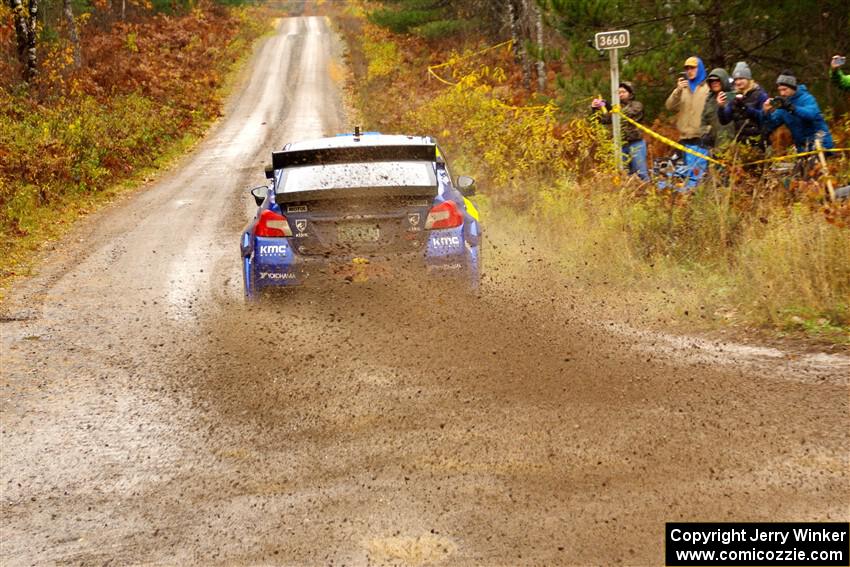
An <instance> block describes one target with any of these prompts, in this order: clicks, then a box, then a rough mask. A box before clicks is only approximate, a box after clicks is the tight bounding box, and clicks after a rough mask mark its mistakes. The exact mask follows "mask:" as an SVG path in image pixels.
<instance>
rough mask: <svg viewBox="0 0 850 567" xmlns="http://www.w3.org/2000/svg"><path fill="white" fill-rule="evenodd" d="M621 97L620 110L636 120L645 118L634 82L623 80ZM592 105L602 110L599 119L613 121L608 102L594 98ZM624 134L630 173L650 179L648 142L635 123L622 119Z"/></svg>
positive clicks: (607, 121) (619, 90)
mask: <svg viewBox="0 0 850 567" xmlns="http://www.w3.org/2000/svg"><path fill="white" fill-rule="evenodd" d="M617 92H618V95H619V97H620V110H621V111H622V113H623V114H624V115H625V116H628V117H629V118H631V119H632V120H634V121H635V122H640V121H641V120H643V104H642V103H640V102H638V101H637V100H635V89H634V86H633V85H632V83H630V82H628V81H623V82H622V83H620V88H619V89H618V91H617ZM591 106H592V107H593V108H594V109H595V111H596V112H602V115H601V116H600V117H599V121H600V122H602V123H603V124H610V123H611V114H610V112H605V110H608V108H607V106H608V103H607V102H606V101H604V100H602V99H599V98H596V99H593V102H592V103H591ZM622 134H623V162H624V163H627V164H628V166H629V174H630V175H634V174H637V176H638V177H640V178H641V180H643V181H649V172H648V170H647V167H646V142H645V141H644V140H643V136H642V135H641V133H640V130H639V129H638V128H637V126H635V125H634V124H630V123H629V122H626V121H625V120H623V121H622Z"/></svg>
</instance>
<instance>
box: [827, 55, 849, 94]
mask: <svg viewBox="0 0 850 567" xmlns="http://www.w3.org/2000/svg"><path fill="white" fill-rule="evenodd" d="M841 59H842V57H841V56H840V55H835V56H833V57H832V60H831V61H830V62H829V67H830V69H832V72H831V73H830V76H831V77H832V82H833V83H834V84H835V86H836V87H838V88H839V89H840V90H842V91H850V75H845V74H844V73H843V72H842V71H841V69H840V67H841V65H839V64H838V63H839V61H840V60H841Z"/></svg>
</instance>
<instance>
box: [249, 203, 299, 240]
mask: <svg viewBox="0 0 850 567" xmlns="http://www.w3.org/2000/svg"><path fill="white" fill-rule="evenodd" d="M255 234H256V235H257V236H292V229H291V228H289V223H288V222H287V221H286V217H285V216H283V215H280V214H278V213H276V212H274V211H272V210H269V209H266V210H265V211H263V212H262V213H260V220H259V222H257V230H256V231H255Z"/></svg>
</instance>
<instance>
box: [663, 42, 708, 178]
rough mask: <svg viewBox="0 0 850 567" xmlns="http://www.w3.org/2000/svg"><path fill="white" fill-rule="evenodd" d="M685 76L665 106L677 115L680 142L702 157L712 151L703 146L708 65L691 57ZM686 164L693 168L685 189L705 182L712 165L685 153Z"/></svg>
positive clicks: (681, 77)
mask: <svg viewBox="0 0 850 567" xmlns="http://www.w3.org/2000/svg"><path fill="white" fill-rule="evenodd" d="M684 67H685V72H684V75H680V76H679V80H678V81H677V82H676V88H675V89H673V92H671V93H670V96H668V97H667V101H666V102H665V103H664V106H666V107H667V110H669V111H671V112H675V113H676V129H677V130H678V131H679V143H680V144H682V145H683V146H685V147H686V148H688V149H689V150H692V151H694V152H696V153H698V154H702V155H708V148H706V147H705V146H703V145H702V139H701V138H702V111H703V109H704V108H705V100H706V98H707V97H708V93H709V90H708V85H706V84H705V79H706V73H705V65H704V64H703V62H702V59H700V58H699V57H688V59H687V60H686V61H685V65H684ZM685 165H687V166H688V167H689V169H690V174H689V175H688V181H687V182H686V183H685V187H686V188H688V189H691V188H693V187H695V186H696V185H697V183H699V181H700V179H702V176H703V174H704V173H705V170H706V169H707V167H708V162H707V161H706V160H705V159H704V158H701V157H698V156H695V155H693V154H690V153H686V154H685Z"/></svg>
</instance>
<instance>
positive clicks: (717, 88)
mask: <svg viewBox="0 0 850 567" xmlns="http://www.w3.org/2000/svg"><path fill="white" fill-rule="evenodd" d="M706 83H707V84H708V90H709V93H708V95H707V97H706V99H705V107H704V108H703V110H702V124H701V127H700V132H701V133H702V145H703V146H705V147H706V148H720V147H723V146H725V145H726V144H728V143H729V142H731V141H732V138H734V137H735V128H734V126H733V125H732V124H721V123H720V116H719V115H718V113H717V109H718V108H720V107H719V106H718V104H717V95H718V94H720V93H721V92H724V93H726V97H727V98H728V99H731V98H733V97H734V96H735V93H734V91H733V90H732V79H731V78H730V77H729V73H727V72H726V69H721V68H719V67H718V68H717V69H712V71H711V73H709V74H708V79H706Z"/></svg>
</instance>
